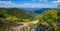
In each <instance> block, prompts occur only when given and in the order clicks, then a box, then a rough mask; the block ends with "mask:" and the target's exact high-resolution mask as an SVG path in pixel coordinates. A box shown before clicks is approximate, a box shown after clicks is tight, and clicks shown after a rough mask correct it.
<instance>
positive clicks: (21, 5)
mask: <svg viewBox="0 0 60 31" xmlns="http://www.w3.org/2000/svg"><path fill="white" fill-rule="evenodd" d="M18 7H22V8H55V7H56V6H54V5H53V4H20V5H19V6H18Z"/></svg>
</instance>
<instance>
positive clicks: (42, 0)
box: [39, 0, 48, 2]
mask: <svg viewBox="0 0 60 31" xmlns="http://www.w3.org/2000/svg"><path fill="white" fill-rule="evenodd" d="M39 1H40V2H47V1H48V0H39Z"/></svg>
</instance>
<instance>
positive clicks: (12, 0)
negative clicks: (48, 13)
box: [0, 0, 60, 8]
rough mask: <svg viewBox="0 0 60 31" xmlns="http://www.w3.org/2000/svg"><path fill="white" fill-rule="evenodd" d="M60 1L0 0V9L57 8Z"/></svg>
mask: <svg viewBox="0 0 60 31" xmlns="http://www.w3.org/2000/svg"><path fill="white" fill-rule="evenodd" d="M56 1H59V3H60V0H0V7H5V8H11V7H16V8H57V7H58V4H57V3H56Z"/></svg>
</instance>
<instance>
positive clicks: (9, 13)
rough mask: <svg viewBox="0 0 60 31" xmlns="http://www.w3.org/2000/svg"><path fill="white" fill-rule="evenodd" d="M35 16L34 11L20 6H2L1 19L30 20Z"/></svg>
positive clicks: (13, 20) (11, 20)
mask: <svg viewBox="0 0 60 31" xmlns="http://www.w3.org/2000/svg"><path fill="white" fill-rule="evenodd" d="M34 16H35V15H34V13H31V12H28V11H25V10H22V9H19V8H8V9H7V8H0V19H2V20H6V21H10V22H24V21H25V20H26V21H27V20H28V21H30V20H32V19H33V18H34Z"/></svg>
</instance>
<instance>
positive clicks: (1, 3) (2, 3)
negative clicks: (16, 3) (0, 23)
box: [0, 1, 13, 6]
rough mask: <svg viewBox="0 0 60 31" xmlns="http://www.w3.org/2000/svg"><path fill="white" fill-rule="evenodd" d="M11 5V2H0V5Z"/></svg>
mask: <svg viewBox="0 0 60 31" xmlns="http://www.w3.org/2000/svg"><path fill="white" fill-rule="evenodd" d="M12 4H13V2H11V1H0V5H8V6H9V5H12Z"/></svg>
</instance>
